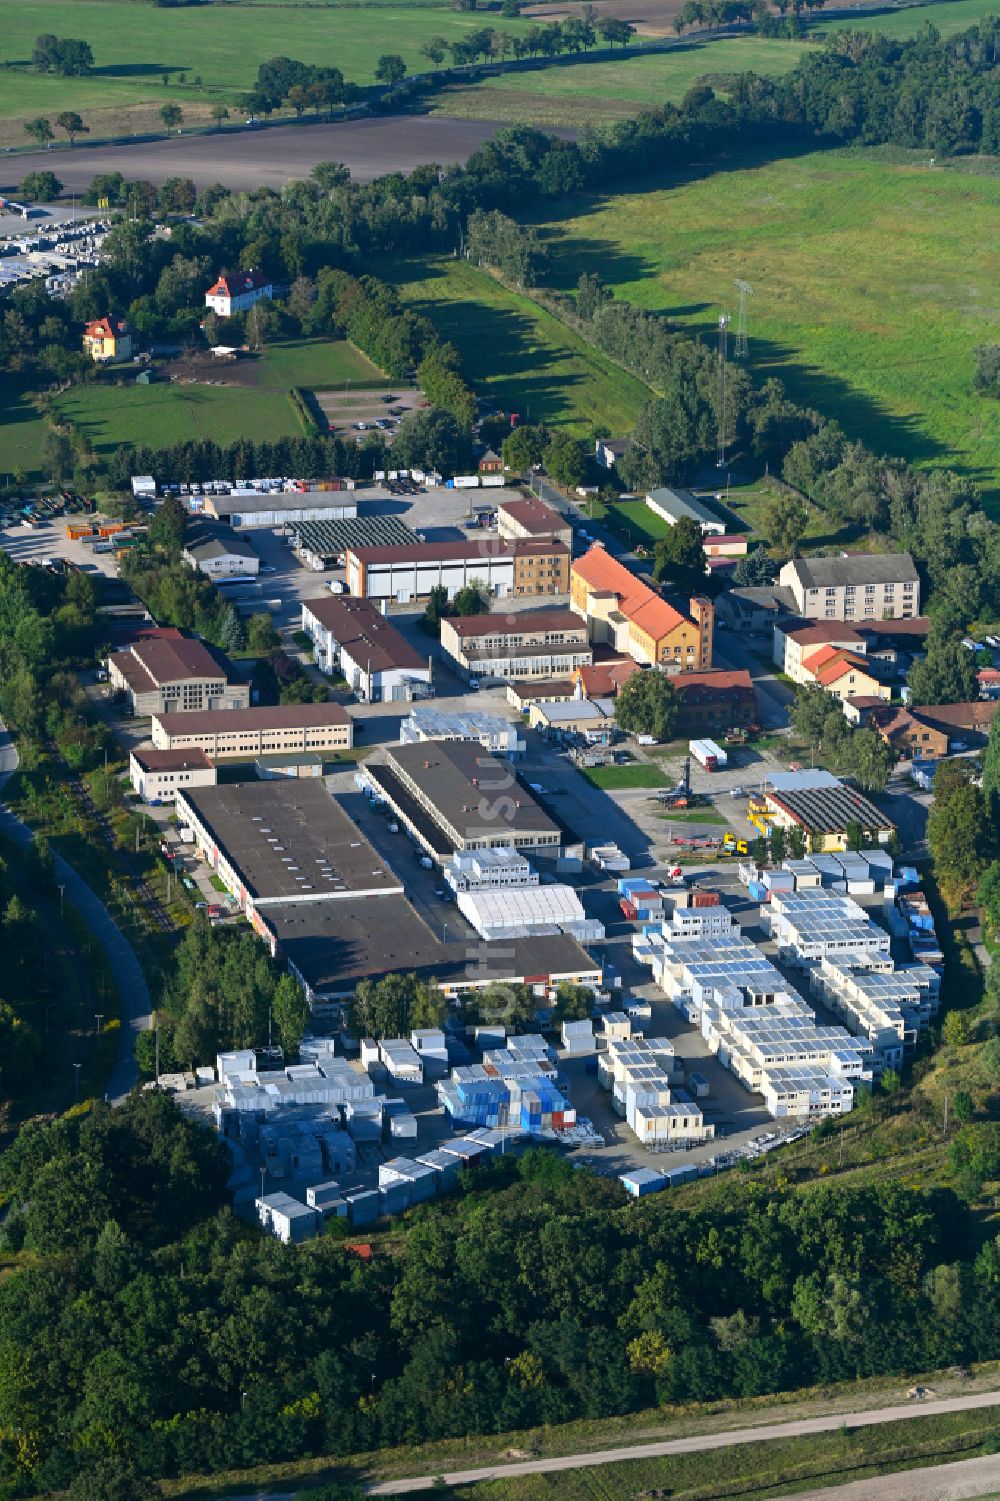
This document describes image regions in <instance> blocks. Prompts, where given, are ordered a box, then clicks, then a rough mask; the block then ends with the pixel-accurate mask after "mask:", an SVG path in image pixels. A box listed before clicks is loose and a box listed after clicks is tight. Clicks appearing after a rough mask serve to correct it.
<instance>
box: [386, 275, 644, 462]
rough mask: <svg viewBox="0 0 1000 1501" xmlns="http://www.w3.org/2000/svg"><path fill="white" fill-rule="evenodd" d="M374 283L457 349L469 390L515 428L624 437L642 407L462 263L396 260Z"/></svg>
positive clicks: (575, 342) (597, 360)
mask: <svg viewBox="0 0 1000 1501" xmlns="http://www.w3.org/2000/svg"><path fill="white" fill-rule="evenodd" d="M380 275H384V276H385V277H386V278H387V279H388V280H390V281H392V282H394V283H395V284H396V285H397V286H398V288H399V290H400V292H401V294H402V296H403V297H404V298H405V299H406V300H407V302H409V303H410V304H411V306H412V307H413V308H414V310H415V311H416V312H421V313H424V314H425V315H426V316H427V317H428V318H430V319H431V321H432V322H433V324H434V326H435V327H436V329H437V331H438V333H439V334H440V335H441V337H442V338H444V339H448V340H450V341H451V342H452V343H454V344H455V345H456V347H457V348H458V351H459V353H460V354H461V356H462V362H463V366H464V369H465V374H466V376H467V377H468V379H469V380H470V381H471V382H472V384H473V385H474V386H475V388H476V390H477V391H478V392H479V393H480V394H481V395H485V396H486V397H488V398H489V399H491V400H492V401H495V402H496V403H497V405H498V406H499V407H501V408H502V409H503V410H504V411H515V412H519V413H520V414H521V420H522V422H546V423H550V424H552V425H553V426H556V427H567V428H570V429H572V430H573V431H575V432H578V433H579V434H580V435H581V436H582V437H589V436H591V435H592V434H593V433H594V432H595V431H596V430H597V429H598V428H600V429H601V430H602V431H609V432H612V431H613V432H619V431H622V430H627V429H628V428H630V427H631V426H632V424H633V423H634V421H635V414H636V412H637V411H638V410H639V408H640V407H641V406H642V403H643V402H644V401H645V400H647V399H648V396H649V392H648V391H647V389H646V387H645V386H644V385H643V384H642V382H641V381H639V380H637V379H636V378H635V377H634V376H631V375H628V374H627V373H626V372H625V371H624V370H620V369H619V368H618V366H617V365H614V364H612V362H611V361H610V360H608V359H605V357H604V356H603V355H601V354H599V353H598V352H597V351H596V350H594V349H592V348H591V347H590V345H589V344H587V342H586V341H585V340H584V339H582V338H580V336H579V335H578V334H576V333H574V332H573V331H572V330H571V329H568V328H566V327H565V325H563V324H562V323H560V322H559V320H558V319H557V318H554V317H553V316H552V315H551V314H550V313H547V312H546V311H545V310H544V309H543V308H539V307H538V306H537V305H536V304H535V303H534V302H532V301H531V299H530V298H528V297H520V296H518V295H517V293H515V292H509V291H508V290H507V289H506V288H505V287H502V286H500V285H499V283H498V282H496V281H494V280H493V278H492V277H491V276H487V274H486V273H485V272H484V271H479V270H477V269H476V267H474V266H470V265H469V264H468V263H467V262H465V261H454V260H443V259H438V260H427V261H417V260H401V261H396V262H395V263H386V264H384V265H383V266H382V267H381V268H380Z"/></svg>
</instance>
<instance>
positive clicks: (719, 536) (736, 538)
mask: <svg viewBox="0 0 1000 1501" xmlns="http://www.w3.org/2000/svg"><path fill="white" fill-rule="evenodd" d="M746 540H747V539H746V537H745V536H744V534H743V533H742V532H715V533H712V532H706V533H705V535H704V536H703V537H702V539H701V545H702V547H703V548H704V549H705V551H706V552H708V550H709V549H710V548H712V547H725V546H726V545H727V543H733V542H745V541H746Z"/></svg>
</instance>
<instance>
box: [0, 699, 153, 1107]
mask: <svg viewBox="0 0 1000 1501" xmlns="http://www.w3.org/2000/svg"><path fill="white" fill-rule="evenodd" d="M16 770H17V747H16V746H15V745H14V742H13V740H12V739H11V737H10V734H9V732H8V731H7V729H6V727H5V726H4V725H3V724H2V723H0V790H2V788H3V784H4V783H5V782H6V780H7V778H8V777H9V776H10V774H11V772H13V771H16ZM0 829H2V830H3V832H4V833H5V834H7V835H8V836H9V838H11V839H12V840H13V841H14V843H15V844H18V845H20V846H21V847H22V848H25V847H27V846H28V845H29V844H30V842H31V830H30V829H29V828H28V825H27V824H25V823H22V822H21V820H20V819H19V818H17V817H15V815H14V814H13V813H11V811H10V810H9V808H6V807H0ZM55 866H56V878H57V880H58V881H59V883H60V884H61V885H63V886H65V888H66V894H67V896H68V897H69V899H70V901H71V902H72V904H73V906H74V907H75V908H76V910H77V911H78V912H79V914H80V916H81V917H82V918H83V920H84V922H85V923H86V924H87V926H88V928H89V929H90V931H91V932H92V933H93V935H94V937H95V938H96V939H97V941H98V943H99V944H100V945H101V947H102V949H103V950H104V952H105V954H106V956H107V960H108V966H109V968H110V970H111V973H112V974H113V975H114V978H115V984H116V985H117V987H118V994H119V996H120V997H121V1003H122V1031H121V1041H120V1043H119V1046H118V1057H117V1058H116V1059H115V1065H114V1067H113V1069H112V1070H111V1075H110V1078H109V1079H108V1084H107V1094H108V1097H109V1098H110V1099H111V1100H112V1101H118V1100H122V1099H124V1097H125V1096H126V1095H127V1094H128V1092H129V1090H130V1089H131V1088H132V1087H133V1085H134V1084H136V1083H137V1082H138V1079H139V1070H138V1068H137V1067H136V1062H135V1034H136V1033H137V1032H141V1031H144V1030H145V1029H146V1028H147V1027H149V1026H150V1025H151V1024H152V1009H153V1008H152V1002H151V1001H150V998H149V991H148V989H147V987H146V981H145V978H144V976H143V973H142V968H141V966H140V964H139V961H138V959H137V958H136V957H135V954H134V953H133V952H132V948H131V945H130V944H129V943H128V940H127V939H126V938H125V936H124V934H123V933H122V931H121V929H120V928H119V927H118V925H117V923H116V922H115V921H114V919H113V918H112V917H111V914H110V913H109V912H108V909H107V908H106V907H105V905H104V903H103V902H101V901H99V900H98V898H97V897H96V896H95V895H94V893H93V892H92V891H91V889H90V887H89V886H88V885H87V883H86V881H84V880H83V879H82V878H81V877H80V876H78V875H77V873H76V871H75V870H74V869H73V867H72V865H70V864H69V863H68V862H67V861H66V860H64V859H63V857H62V856H61V855H56V857H55Z"/></svg>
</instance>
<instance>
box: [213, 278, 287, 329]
mask: <svg viewBox="0 0 1000 1501" xmlns="http://www.w3.org/2000/svg"><path fill="white" fill-rule="evenodd" d="M273 296H274V286H273V284H272V282H271V279H270V277H268V276H265V275H264V273H263V271H256V270H254V271H237V272H235V273H229V272H224V273H223V275H222V276H220V277H219V279H218V281H216V282H214V283H213V284H212V286H210V287H209V289H208V291H207V292H206V293H205V306H206V307H207V308H210V309H211V310H212V312H213V313H218V315H219V317H220V318H231V317H232V316H233V314H234V313H246V312H249V310H250V308H252V307H253V305H254V303H255V302H260V301H261V299H262V298H264V297H273Z"/></svg>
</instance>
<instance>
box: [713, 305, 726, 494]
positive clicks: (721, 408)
mask: <svg viewBox="0 0 1000 1501" xmlns="http://www.w3.org/2000/svg"><path fill="white" fill-rule="evenodd" d="M728 353H729V314H728V313H720V314H719V390H718V412H717V414H716V415H717V417H718V423H719V437H718V446H717V450H716V459H715V463H716V467H717V468H719V469H725V467H726V449H727V448H728V446H729V432H728V427H729V420H728V412H727V409H726V408H727V404H728V401H729V391H728V389H727V373H728Z"/></svg>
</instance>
